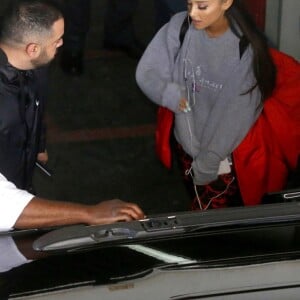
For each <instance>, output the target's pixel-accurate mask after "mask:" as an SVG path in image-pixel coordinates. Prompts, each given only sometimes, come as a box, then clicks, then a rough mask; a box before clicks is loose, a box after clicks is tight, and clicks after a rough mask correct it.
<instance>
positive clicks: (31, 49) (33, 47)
mask: <svg viewBox="0 0 300 300" xmlns="http://www.w3.org/2000/svg"><path fill="white" fill-rule="evenodd" d="M40 52H41V46H40V45H39V44H36V43H30V44H28V45H27V46H26V53H27V55H28V56H29V57H30V58H31V59H32V58H37V57H38V56H39V55H40Z"/></svg>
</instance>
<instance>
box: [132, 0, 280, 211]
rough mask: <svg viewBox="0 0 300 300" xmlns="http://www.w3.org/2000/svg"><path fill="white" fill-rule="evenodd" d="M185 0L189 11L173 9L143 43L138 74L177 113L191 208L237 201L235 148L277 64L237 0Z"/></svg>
mask: <svg viewBox="0 0 300 300" xmlns="http://www.w3.org/2000/svg"><path fill="white" fill-rule="evenodd" d="M186 3H187V10H188V12H187V13H186V12H182V13H178V14H176V15H174V16H173V17H172V18H171V20H170V22H169V23H167V24H166V25H165V26H164V27H163V28H162V29H161V30H160V31H159V32H158V33H157V34H156V35H155V37H154V38H153V40H152V41H151V43H150V44H149V45H148V47H147V49H146V51H145V53H144V55H143V56H142V58H141V60H140V61H139V64H138V67H137V70H136V80H137V83H138V85H139V87H140V88H141V90H142V91H143V92H144V93H145V94H146V95H147V96H148V98H149V99H151V100H152V101H153V102H155V103H156V104H158V105H159V106H163V107H165V108H168V109H169V110H170V111H172V112H173V113H174V117H175V121H174V136H175V140H176V148H177V150H178V153H179V157H180V161H181V163H182V166H183V171H184V172H183V174H184V179H185V182H187V185H188V187H189V191H190V193H191V198H192V208H193V209H208V208H219V207H226V206H231V205H238V204H241V198H240V195H239V186H238V182H237V179H236V174H235V162H234V161H233V159H232V153H233V151H234V150H235V149H236V148H237V147H238V145H239V144H240V143H241V142H242V141H243V139H244V138H245V137H246V135H247V133H248V132H249V130H250V129H251V127H252V126H253V125H254V123H255V122H256V120H257V119H258V117H259V116H260V114H261V112H262V109H263V106H264V101H265V99H266V98H267V97H269V96H270V95H271V94H272V92H273V90H274V87H275V79H276V68H275V65H274V63H273V61H272V58H271V55H270V53H269V47H268V44H267V41H266V39H265V37H264V36H263V35H262V34H261V33H260V32H259V31H258V30H257V28H256V27H255V25H254V22H253V21H252V20H251V18H250V17H249V15H248V14H247V12H246V11H245V10H244V9H243V8H242V5H241V1H238V0H206V1H197V0H188V1H187V2H186ZM183 26H185V28H186V30H185V35H184V39H183V41H182V42H181V40H180V32H181V30H182V29H183ZM158 53H159V55H158Z"/></svg>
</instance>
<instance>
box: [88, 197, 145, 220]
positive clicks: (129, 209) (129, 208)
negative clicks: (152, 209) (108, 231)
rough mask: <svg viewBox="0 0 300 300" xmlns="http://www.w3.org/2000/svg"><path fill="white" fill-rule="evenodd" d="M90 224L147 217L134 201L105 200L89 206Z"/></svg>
mask: <svg viewBox="0 0 300 300" xmlns="http://www.w3.org/2000/svg"><path fill="white" fill-rule="evenodd" d="M88 210H89V220H88V222H87V223H88V224H90V225H95V224H109V223H114V222H118V221H132V220H139V219H143V218H145V214H144V213H143V211H142V210H141V209H140V208H139V206H138V205H136V204H134V203H129V202H124V201H122V200H119V199H114V200H107V201H103V202H101V203H99V204H96V205H93V206H90V207H89V209H88Z"/></svg>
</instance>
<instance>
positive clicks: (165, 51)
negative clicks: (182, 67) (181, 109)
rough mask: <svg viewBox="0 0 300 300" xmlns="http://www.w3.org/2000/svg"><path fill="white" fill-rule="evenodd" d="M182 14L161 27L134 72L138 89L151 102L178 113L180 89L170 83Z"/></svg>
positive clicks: (176, 52) (183, 16)
mask: <svg viewBox="0 0 300 300" xmlns="http://www.w3.org/2000/svg"><path fill="white" fill-rule="evenodd" d="M185 16H186V12H183V13H179V14H176V15H175V16H174V17H173V18H172V19H171V20H170V22H169V23H167V24H166V25H165V26H163V27H162V28H161V30H160V31H159V32H158V33H157V34H156V35H155V36H154V38H153V40H152V41H151V42H150V44H149V45H148V47H147V49H146V50H145V52H144V54H143V56H142V58H141V60H140V61H139V63H138V66H137V70H136V81H137V84H138V86H139V87H140V89H141V90H142V91H143V92H144V93H145V95H146V96H147V97H148V98H149V99H150V100H151V101H153V102H154V103H156V104H158V105H160V106H164V107H167V108H168V109H170V110H171V111H173V112H178V104H179V100H180V99H181V97H182V91H183V90H184V87H182V86H180V85H179V84H178V83H176V82H174V81H173V78H172V77H173V75H172V74H173V69H174V64H175V59H176V57H177V54H178V51H179V48H180V41H179V32H180V28H181V25H182V23H183V21H184V18H185Z"/></svg>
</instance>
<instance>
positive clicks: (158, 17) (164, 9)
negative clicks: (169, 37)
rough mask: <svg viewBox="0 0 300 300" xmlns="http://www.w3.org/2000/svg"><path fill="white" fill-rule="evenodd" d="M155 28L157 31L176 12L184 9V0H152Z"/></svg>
mask: <svg viewBox="0 0 300 300" xmlns="http://www.w3.org/2000/svg"><path fill="white" fill-rule="evenodd" d="M154 8H155V30H156V31H158V30H159V29H160V28H161V27H162V26H163V25H165V24H166V23H168V22H169V20H170V18H171V17H172V16H173V15H175V14H176V13H178V12H181V11H185V10H186V0H154Z"/></svg>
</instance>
